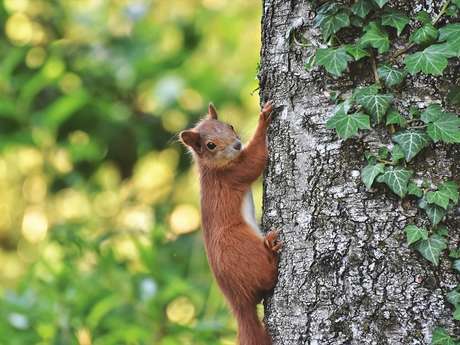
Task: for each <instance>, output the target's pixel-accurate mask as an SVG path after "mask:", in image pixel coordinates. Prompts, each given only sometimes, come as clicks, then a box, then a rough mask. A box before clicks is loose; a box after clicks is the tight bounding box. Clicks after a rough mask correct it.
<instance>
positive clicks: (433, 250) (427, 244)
mask: <svg viewBox="0 0 460 345" xmlns="http://www.w3.org/2000/svg"><path fill="white" fill-rule="evenodd" d="M446 242H447V241H446V239H445V238H444V237H442V236H439V235H436V234H435V235H432V236H431V237H430V238H428V239H427V240H421V241H420V242H419V244H418V245H417V250H418V251H419V252H420V254H422V256H423V257H424V258H425V259H427V260H428V261H430V262H432V263H433V264H434V265H435V266H438V265H439V257H440V256H441V254H442V252H443V250H444V249H446V248H447V243H446Z"/></svg>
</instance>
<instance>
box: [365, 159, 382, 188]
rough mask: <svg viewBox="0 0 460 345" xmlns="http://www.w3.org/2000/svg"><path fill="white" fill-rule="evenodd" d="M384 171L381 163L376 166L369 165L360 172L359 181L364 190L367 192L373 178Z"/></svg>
mask: <svg viewBox="0 0 460 345" xmlns="http://www.w3.org/2000/svg"><path fill="white" fill-rule="evenodd" d="M384 170H385V165H384V164H382V163H378V164H369V165H367V166H366V167H365V168H363V170H361V180H362V181H363V183H364V184H365V185H366V188H367V189H368V190H369V189H370V188H371V186H372V183H374V180H375V178H376V177H377V176H378V175H380V174H381V173H383V172H384Z"/></svg>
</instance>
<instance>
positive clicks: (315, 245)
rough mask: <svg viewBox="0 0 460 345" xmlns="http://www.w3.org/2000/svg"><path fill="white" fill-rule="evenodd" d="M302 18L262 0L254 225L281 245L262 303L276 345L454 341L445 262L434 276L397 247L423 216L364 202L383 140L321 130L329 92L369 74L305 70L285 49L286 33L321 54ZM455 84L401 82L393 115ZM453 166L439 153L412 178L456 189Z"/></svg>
mask: <svg viewBox="0 0 460 345" xmlns="http://www.w3.org/2000/svg"><path fill="white" fill-rule="evenodd" d="M439 2H440V1H431V0H426V1H415V2H414V1H401V0H400V1H390V3H391V4H392V5H394V6H397V7H399V8H400V9H402V10H404V11H405V12H406V13H408V14H409V15H413V13H414V12H417V11H419V10H421V9H425V10H427V11H428V12H429V13H431V14H432V15H436V13H438V11H439V4H438V3H439ZM310 6H311V5H310V2H308V1H301V0H291V1H288V0H265V1H264V10H263V20H262V25H263V32H262V40H263V45H262V52H261V70H260V75H259V78H260V86H261V98H262V101H265V100H268V99H273V100H274V101H275V105H276V106H277V112H276V114H275V118H274V121H273V124H272V126H271V129H270V133H269V148H270V162H269V166H268V169H267V173H266V179H265V194H264V217H263V225H264V228H265V229H269V228H276V229H279V230H280V232H281V239H282V240H283V242H284V249H283V252H282V255H281V259H280V276H279V282H278V285H277V287H276V289H275V291H274V295H273V297H272V298H270V299H268V300H267V303H266V314H265V315H266V322H267V324H268V327H269V328H270V331H271V332H272V334H273V338H274V344H275V345H277V344H286V345H287V344H429V343H430V340H431V332H432V330H433V328H434V327H435V326H444V327H446V328H447V329H448V330H449V331H450V332H451V334H460V327H459V324H458V323H454V321H453V320H452V309H451V306H450V305H449V304H448V302H447V301H446V294H447V293H448V292H449V291H450V290H451V289H452V288H454V287H455V286H456V285H457V284H458V277H457V276H456V275H455V274H454V273H453V272H452V270H451V267H450V262H449V260H448V259H447V258H446V257H444V258H443V260H442V264H441V266H440V267H438V268H434V267H433V266H432V265H430V264H429V263H428V262H427V261H426V260H425V259H423V258H422V257H421V256H420V255H419V254H418V253H417V252H416V251H415V250H414V249H413V248H409V247H408V246H407V244H405V238H404V233H403V231H402V229H403V228H404V226H405V225H406V223H408V222H416V223H417V224H419V225H420V224H425V223H426V218H425V216H424V215H422V214H421V213H417V208H416V207H415V206H414V205H415V201H414V200H410V199H406V200H405V201H404V202H401V201H400V200H399V199H398V198H397V197H395V196H394V195H392V194H391V192H389V190H388V189H386V188H385V187H383V186H379V187H378V188H375V189H373V190H371V191H366V189H365V187H364V185H363V184H362V183H361V182H360V173H359V171H360V169H361V168H362V167H363V165H364V160H363V152H364V151H365V150H368V149H375V148H376V147H377V146H378V145H379V143H384V144H388V143H389V142H390V140H389V138H388V137H387V136H386V134H384V133H383V132H382V133H374V134H369V132H368V133H365V134H363V135H361V137H359V138H356V139H350V140H348V141H345V142H344V141H342V140H339V139H338V138H337V137H336V135H335V134H334V132H333V131H332V130H328V129H326V127H325V122H326V120H327V118H328V117H329V116H330V110H331V109H332V107H333V105H332V104H331V103H330V101H329V97H328V92H330V91H331V90H339V91H344V90H349V89H350V88H351V87H352V86H353V85H362V84H369V83H371V82H372V70H371V67H370V64H369V63H368V62H365V63H362V64H361V65H353V66H352V67H351V72H352V73H350V75H351V77H350V75H349V76H348V77H343V78H340V79H334V78H331V77H330V76H328V75H326V73H324V72H323V71H322V70H321V69H319V68H315V69H313V70H312V71H306V70H305V68H304V63H305V60H306V57H307V56H308V53H309V49H311V48H306V47H303V46H299V45H297V44H291V43H290V41H291V40H290V37H291V36H292V34H293V33H294V32H295V33H296V34H297V35H300V36H303V37H305V38H306V39H307V40H308V41H309V42H310V43H311V44H312V45H313V46H316V47H318V46H320V43H319V42H320V35H319V32H318V30H317V29H315V28H313V26H312V22H311V19H309V18H311V12H310V9H311V8H310ZM410 11H412V13H411V12H410ZM459 78H460V72H459V64H458V62H457V63H456V64H451V66H449V67H448V71H447V73H445V76H444V77H443V78H438V79H434V78H431V77H426V76H424V77H417V78H412V77H409V78H408V80H407V82H406V86H407V87H405V88H404V91H400V93H399V94H398V93H397V94H396V97H397V98H399V99H400V100H401V101H397V102H396V104H397V106H398V108H399V109H400V110H402V109H403V108H404V109H406V110H407V109H408V106H409V105H413V106H416V107H419V108H423V107H425V106H426V105H427V103H429V102H430V101H431V100H440V101H444V100H445V96H446V91H447V89H448V87H449V85H450V84H451V83H457V84H458V82H459ZM450 110H453V109H450ZM459 158H460V152H459V149H458V145H457V147H454V146H442V145H437V146H436V147H434V146H433V147H431V148H428V149H426V150H425V151H424V153H423V154H421V155H420V157H419V158H417V159H416V160H415V162H414V163H413V164H411V167H412V168H413V169H414V171H418V172H420V174H419V175H418V176H419V177H422V176H428V177H431V178H432V179H433V180H434V181H435V182H437V181H439V180H440V179H442V178H447V177H448V178H454V179H456V180H457V181H458V178H459V163H458V162H459ZM424 171H425V172H424ZM449 219H450V220H449V221H448V222H447V225H448V228H449V232H450V234H451V236H452V239H451V240H450V243H451V244H452V243H453V244H457V245H458V232H459V231H458V229H459V223H460V217H459V211H458V209H457V210H455V211H453V212H451V213H450V214H449Z"/></svg>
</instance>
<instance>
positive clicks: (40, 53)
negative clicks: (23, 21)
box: [26, 47, 46, 68]
mask: <svg viewBox="0 0 460 345" xmlns="http://www.w3.org/2000/svg"><path fill="white" fill-rule="evenodd" d="M45 58H46V51H45V49H43V48H42V47H34V48H32V49H30V50H29V51H28V52H27V55H26V65H27V67H29V68H37V67H40V66H41V65H42V64H43V62H44V61H45Z"/></svg>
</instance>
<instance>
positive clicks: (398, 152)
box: [391, 144, 404, 163]
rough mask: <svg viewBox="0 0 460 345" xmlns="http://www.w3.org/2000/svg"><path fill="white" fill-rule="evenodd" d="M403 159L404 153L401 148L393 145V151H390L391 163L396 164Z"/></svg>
mask: <svg viewBox="0 0 460 345" xmlns="http://www.w3.org/2000/svg"><path fill="white" fill-rule="evenodd" d="M403 158H404V152H403V150H402V149H401V146H399V145H398V144H395V145H393V149H392V150H391V161H392V162H393V163H398V162H399V161H400V160H401V159H403Z"/></svg>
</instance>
